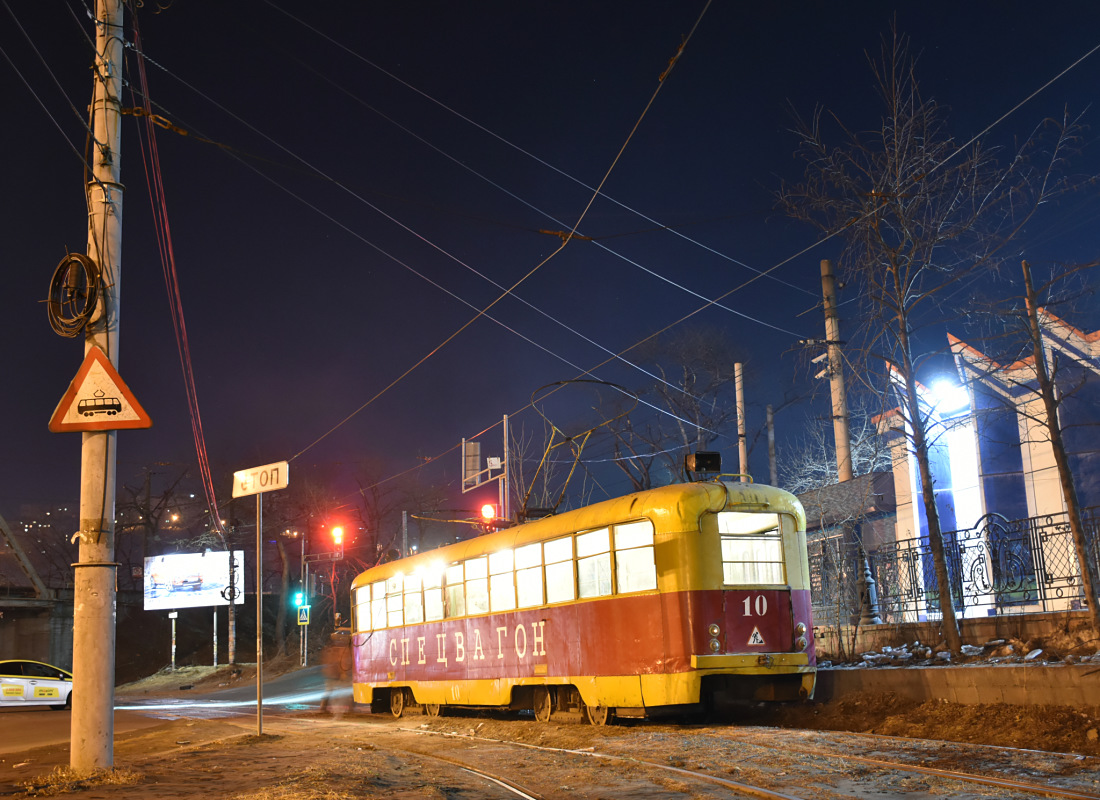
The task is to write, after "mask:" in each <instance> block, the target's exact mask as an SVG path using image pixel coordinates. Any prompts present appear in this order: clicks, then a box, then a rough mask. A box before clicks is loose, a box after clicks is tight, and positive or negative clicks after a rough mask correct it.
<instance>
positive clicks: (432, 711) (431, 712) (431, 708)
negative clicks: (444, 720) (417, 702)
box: [420, 703, 439, 717]
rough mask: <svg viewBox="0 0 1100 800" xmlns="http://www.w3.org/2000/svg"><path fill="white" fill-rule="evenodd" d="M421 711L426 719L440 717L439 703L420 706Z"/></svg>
mask: <svg viewBox="0 0 1100 800" xmlns="http://www.w3.org/2000/svg"><path fill="white" fill-rule="evenodd" d="M420 710H421V711H423V712H424V716H426V717H438V716H439V703H424V704H423V705H421V706H420Z"/></svg>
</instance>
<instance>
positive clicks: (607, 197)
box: [264, 0, 816, 297]
mask: <svg viewBox="0 0 1100 800" xmlns="http://www.w3.org/2000/svg"><path fill="white" fill-rule="evenodd" d="M264 1H265V2H266V3H267V5H269V6H271V8H273V9H275V10H276V11H278V12H279V13H281V14H284V15H286V16H287V17H289V18H290V19H292V20H294V21H295V22H296V23H298V24H299V25H301V26H302V27H304V28H306V29H307V30H310V31H312V32H313V33H315V34H317V35H318V36H320V37H321V38H323V39H324V40H325V41H327V42H329V43H330V44H333V45H335V46H336V47H338V48H340V49H341V50H343V51H344V52H346V53H348V54H349V55H350V56H352V57H353V58H356V59H358V60H360V61H362V62H363V63H365V64H367V65H368V66H370V67H372V68H373V69H375V70H377V71H378V72H381V73H382V74H383V75H385V76H386V77H388V78H390V79H392V80H394V81H396V82H397V83H399V84H401V85H402V86H404V87H405V88H407V89H409V90H410V91H412V92H415V93H416V94H418V95H420V96H421V97H423V98H424V99H425V100H427V101H428V102H430V103H433V104H435V105H437V106H439V107H440V108H442V109H443V110H444V111H447V112H448V113H450V114H452V115H454V116H456V117H458V118H459V119H461V120H462V121H463V122H466V123H468V124H470V125H472V126H474V127H475V128H477V129H478V130H480V131H482V132H483V133H486V134H488V135H489V136H490V137H492V138H494V139H496V140H497V141H499V142H501V143H502V144H504V145H507V146H508V147H510V148H512V149H513V150H516V151H517V152H519V153H521V154H523V155H524V156H526V157H528V158H530V159H532V160H534V161H536V162H538V163H539V164H541V165H543V166H544V167H546V168H547V169H550V170H552V171H554V172H556V173H558V174H559V175H561V176H562V177H563V178H566V179H567V180H570V181H572V182H573V183H575V184H577V185H578V186H580V187H581V188H583V189H586V190H588V191H589V192H596V193H597V194H599V196H600V197H603V198H604V199H605V200H608V201H609V202H611V203H614V204H615V205H617V206H619V207H620V208H622V209H623V210H625V211H629V212H630V213H632V214H635V215H637V216H639V217H641V218H642V219H644V220H645V221H647V222H649V223H652V224H653V225H657V226H659V227H661V228H665V229H667V230H669V231H670V232H671V233H673V234H674V235H676V236H678V237H680V238H681V239H684V240H685V241H687V242H689V243H691V244H693V245H695V246H696V247H700V248H702V249H703V250H706V251H707V252H709V253H712V254H713V255H716V256H718V257H719V258H722V259H724V260H726V261H729V262H731V263H733V264H736V265H737V266H739V267H744V268H745V269H747V270H749V271H750V272H756V273H758V274H760V275H761V276H763V275H765V274H766V273H765V272H762V271H761V270H758V269H757V268H756V267H753V266H750V265H749V264H746V263H745V262H743V261H739V260H738V259H736V258H733V257H732V256H729V255H726V254H725V253H722V252H721V251H719V250H715V249H714V248H712V247H709V246H708V245H705V244H703V243H702V242H699V241H696V240H695V239H692V238H691V237H690V236H686V235H684V234H683V233H680V232H679V231H677V230H675V229H674V228H673V227H671V226H666V225H663V224H662V223H661V222H660V221H658V220H656V219H653V218H652V217H649V216H647V215H646V214H644V213H642V212H641V211H638V210H637V209H634V208H632V207H630V206H628V205H626V204H625V203H622V202H620V201H618V200H616V199H615V198H614V197H611V196H610V195H607V194H603V193H601V192H600V191H599V188H597V187H593V186H590V185H588V184H587V183H585V182H584V181H582V180H580V179H579V178H575V177H573V176H572V175H570V174H569V173H567V172H565V171H564V170H561V169H559V168H558V167H555V166H554V165H553V164H551V163H549V162H548V161H545V160H543V159H542V158H539V157H538V156H536V155H534V154H533V153H531V152H529V151H527V150H524V149H523V148H522V147H520V146H519V145H517V144H514V143H513V142H511V141H509V140H508V139H505V138H504V137H503V136H501V135H499V134H497V133H495V132H494V131H491V130H489V129H488V128H486V127H485V126H483V125H481V124H480V123H478V122H475V121H474V120H472V119H470V118H469V117H467V116H465V115H464V114H462V113H461V112H459V111H456V110H455V109H453V108H451V107H450V106H448V105H447V104H446V103H443V102H442V101H440V100H437V99H436V98H434V97H432V96H431V95H430V94H428V93H427V92H424V91H422V90H421V89H418V88H417V87H416V86H413V85H412V84H411V83H408V82H407V81H405V80H403V79H401V78H399V77H397V76H396V75H394V74H393V73H392V72H389V71H388V70H386V69H384V68H383V67H381V66H379V65H378V64H376V63H374V62H373V61H371V60H370V59H368V58H366V57H365V56H363V55H361V54H359V53H357V52H355V51H354V50H352V49H350V48H349V47H347V46H346V45H344V44H343V43H341V42H338V41H337V40H335V39H333V38H332V37H331V36H329V35H328V34H326V33H324V32H322V31H320V30H318V29H317V28H315V27H313V26H312V25H310V24H309V23H308V22H306V21H305V20H303V19H301V18H299V17H296V16H295V15H293V14H291V13H290V12H289V11H287V10H286V9H283V8H280V7H279V6H277V5H275V3H273V2H272V0H264ZM709 6H710V2H709V0H708V3H707V8H709ZM703 13H704V14H705V13H706V8H704V9H703ZM701 18H702V14H700V19H701ZM698 24H699V22H698V20H697V21H696V23H695V25H696V26H698ZM692 30H693V31H694V28H693V29H692ZM690 35H691V34H688V36H690ZM678 56H679V53H677V57H678ZM671 66H672V65H671V64H670V68H671ZM667 76H668V72H667V71H666V72H665V73H664V74H663V75H662V76H661V79H662V81H663V79H664V78H665V77H667ZM770 277H771V279H772V280H774V281H778V282H779V283H781V284H783V285H784V286H787V287H788V288H791V289H794V290H795V291H798V292H803V293H805V294H809V295H810V296H813V297H816V294H815V293H814V292H811V291H810V290H808V289H804V288H803V287H801V286H797V285H795V284H792V283H788V282H786V281H783V280H781V279H779V278H777V277H775V276H770Z"/></svg>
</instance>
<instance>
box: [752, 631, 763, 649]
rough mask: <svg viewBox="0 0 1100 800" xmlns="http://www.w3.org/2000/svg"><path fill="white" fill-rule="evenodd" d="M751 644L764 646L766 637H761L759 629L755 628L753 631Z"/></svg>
mask: <svg viewBox="0 0 1100 800" xmlns="http://www.w3.org/2000/svg"><path fill="white" fill-rule="evenodd" d="M749 644H750V645H754V644H755V645H760V644H764V637H763V636H761V635H760V629H759V628H753V629H752V635H751V636H750V637H749Z"/></svg>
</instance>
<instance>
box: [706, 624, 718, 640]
mask: <svg viewBox="0 0 1100 800" xmlns="http://www.w3.org/2000/svg"><path fill="white" fill-rule="evenodd" d="M721 632H722V629H721V628H720V627H718V623H717V622H712V623H710V626H709V627H708V628H707V633H709V634H710V636H711V638H712V639H717V638H718V634H720V633H721Z"/></svg>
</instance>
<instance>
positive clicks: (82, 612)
mask: <svg viewBox="0 0 1100 800" xmlns="http://www.w3.org/2000/svg"><path fill="white" fill-rule="evenodd" d="M122 6H123V0H96V17H95V19H96V22H95V25H96V59H95V67H94V70H93V75H92V78H93V81H94V93H93V99H92V107H91V124H90V128H91V133H92V146H91V149H90V151H89V154H90V158H91V162H92V163H91V164H90V165H89V169H90V170H91V180H90V181H89V182H88V186H87V196H88V257H89V258H91V259H92V260H93V261H94V262H95V263H96V264H97V265H98V267H99V270H100V274H101V276H102V282H101V290H100V299H99V302H98V305H97V307H96V309H95V311H94V313H93V314H92V317H91V319H90V320H89V322H88V325H87V328H86V331H85V339H84V351H85V354H87V353H88V352H89V351H90V350H91V349H92V348H95V347H98V348H99V349H100V350H102V351H103V352H104V353H105V354H106V355H107V357H108V358H109V359H110V361H111V364H112V365H113V366H115V367H116V368H117V366H118V308H119V303H118V300H119V278H120V272H121V262H122V184H121V183H120V182H119V177H120V169H119V164H120V161H119V141H120V139H121V127H122V126H121V123H122V113H121V111H122V104H121V96H122V44H123V40H124V37H123V30H122ZM82 436H83V441H82V444H81V452H80V530H79V531H78V532H77V534H76V537H74V538H79V539H80V556H79V561H78V563H77V564H75V565H74V567H75V574H74V577H73V591H74V595H75V600H74V611H73V714H72V744H71V750H70V758H69V764H70V766H71V767H72V768H73V769H74V770H78V771H90V770H92V769H98V768H107V767H111V766H113V764H114V700H115V690H114V686H115V580H116V574H115V573H116V569H117V567H118V564H116V563H115V464H116V452H117V437H118V432H117V431H113V430H112V431H90V432H84V433H83V434H82Z"/></svg>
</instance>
